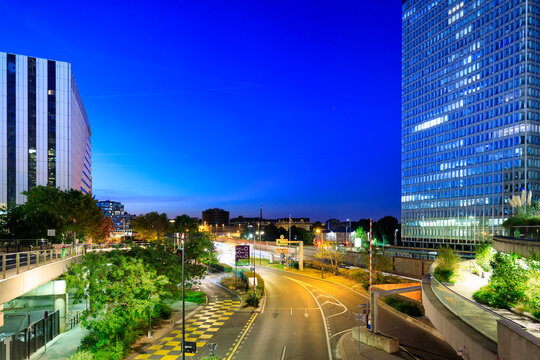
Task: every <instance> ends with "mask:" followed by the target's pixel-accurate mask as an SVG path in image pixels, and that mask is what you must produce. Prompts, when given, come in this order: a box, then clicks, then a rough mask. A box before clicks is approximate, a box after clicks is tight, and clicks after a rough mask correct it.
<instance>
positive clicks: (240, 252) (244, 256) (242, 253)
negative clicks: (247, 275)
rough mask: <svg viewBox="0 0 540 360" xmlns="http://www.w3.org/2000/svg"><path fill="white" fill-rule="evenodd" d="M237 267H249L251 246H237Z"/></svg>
mask: <svg viewBox="0 0 540 360" xmlns="http://www.w3.org/2000/svg"><path fill="white" fill-rule="evenodd" d="M235 250H236V257H235V260H236V265H238V266H242V265H249V245H236V246H235Z"/></svg>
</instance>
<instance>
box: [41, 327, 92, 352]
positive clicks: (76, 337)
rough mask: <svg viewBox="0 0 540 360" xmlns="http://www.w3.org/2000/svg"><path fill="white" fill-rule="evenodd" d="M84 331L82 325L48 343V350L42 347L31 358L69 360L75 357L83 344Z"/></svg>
mask: <svg viewBox="0 0 540 360" xmlns="http://www.w3.org/2000/svg"><path fill="white" fill-rule="evenodd" d="M83 336H84V330H83V329H82V327H81V325H80V324H79V325H78V326H76V327H74V328H73V329H71V330H69V331H66V332H65V333H62V334H60V335H58V336H57V337H55V338H54V339H52V340H51V341H49V342H48V343H47V350H46V351H45V348H44V347H42V348H41V349H39V350H38V351H36V352H35V353H33V354H32V355H31V356H30V359H33V360H59V359H67V358H69V357H70V356H71V355H73V354H74V353H75V352H76V351H77V348H78V347H79V345H80V343H81V339H82V338H83Z"/></svg>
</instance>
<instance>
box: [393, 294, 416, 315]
mask: <svg viewBox="0 0 540 360" xmlns="http://www.w3.org/2000/svg"><path fill="white" fill-rule="evenodd" d="M384 302H385V303H387V304H388V305H390V306H391V307H393V308H394V309H396V310H398V311H400V312H402V313H404V314H407V315H409V316H422V311H420V309H419V308H418V306H416V305H415V304H413V303H411V302H409V301H405V300H401V299H396V298H393V297H387V298H385V299H384Z"/></svg>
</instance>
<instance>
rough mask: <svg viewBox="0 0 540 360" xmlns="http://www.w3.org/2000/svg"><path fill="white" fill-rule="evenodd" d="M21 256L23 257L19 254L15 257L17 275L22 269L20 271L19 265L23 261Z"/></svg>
mask: <svg viewBox="0 0 540 360" xmlns="http://www.w3.org/2000/svg"><path fill="white" fill-rule="evenodd" d="M20 255H21V253H17V254H16V255H15V266H16V268H17V274H19V273H20V269H19V265H20V261H21V259H20Z"/></svg>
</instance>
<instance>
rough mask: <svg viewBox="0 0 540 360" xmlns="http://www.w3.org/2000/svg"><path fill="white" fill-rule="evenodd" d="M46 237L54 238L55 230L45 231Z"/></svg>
mask: <svg viewBox="0 0 540 360" xmlns="http://www.w3.org/2000/svg"><path fill="white" fill-rule="evenodd" d="M47 236H56V230H55V229H47Z"/></svg>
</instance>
